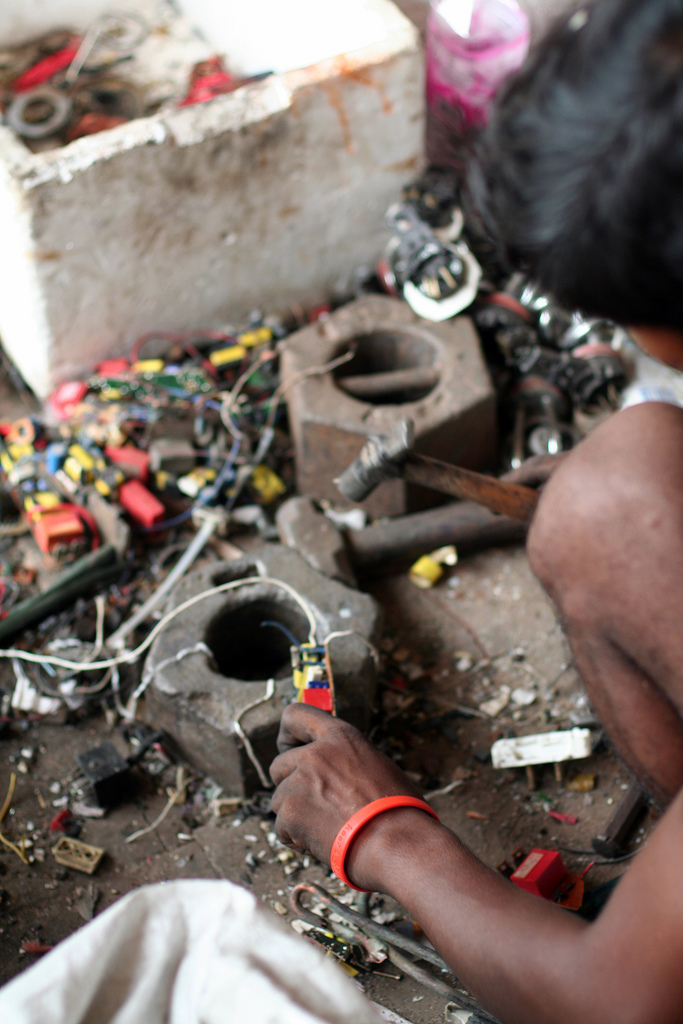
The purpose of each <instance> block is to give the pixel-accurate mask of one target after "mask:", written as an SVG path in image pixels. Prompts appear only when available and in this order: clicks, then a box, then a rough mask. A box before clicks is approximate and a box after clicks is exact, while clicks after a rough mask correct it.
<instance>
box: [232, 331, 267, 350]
mask: <svg viewBox="0 0 683 1024" xmlns="http://www.w3.org/2000/svg"><path fill="white" fill-rule="evenodd" d="M237 340H238V341H239V343H240V345H244V346H245V348H254V346H255V345H265V344H266V342H267V341H272V340H273V332H272V331H271V329H270V327H255V328H254V330H253V331H244V333H243V334H239V335H238V336H237Z"/></svg>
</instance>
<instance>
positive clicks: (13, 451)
mask: <svg viewBox="0 0 683 1024" xmlns="http://www.w3.org/2000/svg"><path fill="white" fill-rule="evenodd" d="M7 451H8V452H9V456H10V458H11V459H13V460H14V462H18V461H19V459H24V458H27V457H28V456H31V455H33V454H34V452H35V448H34V447H33V445H32V444H8V445H7Z"/></svg>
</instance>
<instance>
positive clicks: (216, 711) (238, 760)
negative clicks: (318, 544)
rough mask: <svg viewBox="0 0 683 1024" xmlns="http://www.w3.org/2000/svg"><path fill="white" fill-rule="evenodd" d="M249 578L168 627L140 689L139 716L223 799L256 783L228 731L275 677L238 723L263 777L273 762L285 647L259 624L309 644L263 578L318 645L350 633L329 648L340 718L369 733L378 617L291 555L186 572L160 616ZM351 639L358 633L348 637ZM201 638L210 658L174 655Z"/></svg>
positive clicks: (283, 694) (279, 552)
mask: <svg viewBox="0 0 683 1024" xmlns="http://www.w3.org/2000/svg"><path fill="white" fill-rule="evenodd" d="M249 576H256V577H258V576H261V577H265V578H267V579H264V581H263V582H256V583H254V584H253V585H251V584H250V585H247V586H244V587H240V588H238V589H235V590H230V591H227V592H225V593H223V594H220V595H216V596H214V597H211V598H207V599H206V600H204V601H201V602H199V603H198V604H196V605H194V606H193V607H192V608H189V609H188V610H187V611H186V612H184V613H183V614H182V615H179V616H178V618H177V619H175V620H173V621H172V622H171V623H170V625H169V626H168V627H167V629H165V630H164V631H163V632H162V633H161V634H160V635H159V637H157V639H156V640H155V641H154V644H153V645H152V647H151V649H150V653H149V656H148V658H147V662H146V665H145V671H146V672H147V671H151V672H153V674H154V678H153V681H152V683H151V684H150V686H149V688H148V690H147V701H146V715H147V718H148V721H149V722H150V723H151V724H153V725H154V726H155V727H158V728H162V729H165V730H166V731H167V732H168V733H169V734H170V735H171V736H172V737H173V738H174V739H175V740H176V742H177V743H178V744H179V746H180V748H181V749H182V750H183V752H184V754H185V756H186V757H187V759H188V761H189V762H190V763H191V764H194V765H196V766H197V767H198V768H199V769H201V771H203V772H206V773H207V774H208V775H210V776H211V777H212V778H214V779H215V780H216V782H218V783H219V784H220V785H222V786H223V787H224V789H225V791H226V792H227V793H228V794H231V795H232V794H234V795H242V794H245V793H251V792H253V791H254V790H256V789H261V788H263V787H262V784H261V782H260V781H259V778H258V775H257V773H256V771H255V769H254V767H253V765H252V764H251V762H250V760H249V759H248V757H247V755H246V753H245V751H244V749H243V747H242V744H241V740H239V738H238V737H237V735H236V733H235V728H234V721H235V717H236V716H237V715H238V714H239V712H240V710H241V709H242V708H244V707H245V706H246V705H247V704H249V703H250V702H251V701H253V700H257V699H258V698H259V697H261V696H263V694H264V692H265V688H266V682H267V680H268V679H269V678H271V677H274V678H275V681H276V689H275V696H274V697H273V698H272V699H271V700H270V701H268V702H267V703H264V704H261V705H259V706H258V707H256V708H254V709H253V710H251V711H249V712H247V714H245V716H244V718H243V719H242V720H241V725H242V728H243V729H244V732H245V733H246V735H247V737H248V738H249V740H250V742H251V744H252V746H253V748H254V751H255V753H256V755H257V757H258V758H259V760H260V762H261V764H262V765H263V767H264V770H265V771H266V772H267V771H268V766H269V765H270V762H271V761H272V759H273V757H274V756H275V754H276V745H275V741H276V739H277V732H278V728H279V722H280V717H281V714H282V709H283V707H284V706H285V704H286V703H289V702H290V701H291V700H292V699H293V697H294V687H293V683H292V670H291V664H290V654H289V647H290V642H289V640H288V639H287V638H286V636H285V635H284V634H283V633H281V632H279V631H278V630H276V629H275V628H274V627H262V626H261V623H262V622H264V621H273V620H274V621H276V622H279V623H280V624H281V625H283V626H285V627H286V628H287V629H288V630H289V631H290V632H292V633H293V634H294V635H295V637H296V638H297V640H299V641H304V640H306V639H307V637H308V625H307V621H306V618H305V616H304V614H303V612H302V611H301V609H300V607H299V605H298V604H297V602H296V601H295V600H294V598H293V597H291V596H290V595H289V594H288V593H286V592H285V591H283V590H282V589H281V588H279V587H277V586H276V585H275V584H273V583H272V582H268V580H273V579H275V580H281V581H283V582H284V583H287V584H289V585H290V586H291V587H293V588H294V589H295V590H296V591H297V592H298V593H300V594H301V595H302V597H303V598H304V599H305V601H306V602H308V604H309V605H310V608H311V610H312V612H313V615H314V617H315V620H316V623H317V632H316V639H317V640H318V641H319V642H322V641H323V640H324V639H325V637H326V636H327V635H328V634H329V633H331V632H333V631H336V630H353V631H354V635H350V636H346V637H340V638H339V639H335V640H333V641H331V644H330V655H331V661H332V669H333V676H334V683H335V693H336V697H337V710H338V713H339V715H340V717H342V718H344V719H345V720H346V721H349V722H352V723H353V724H354V725H356V726H358V727H359V728H361V729H365V728H367V727H368V725H369V719H370V713H371V709H372V704H373V699H374V693H375V665H374V661H373V658H372V654H371V652H370V650H369V648H368V646H367V644H366V643H365V642H364V641H363V640H362V639H361V638H362V637H364V638H366V640H368V641H369V642H370V643H373V644H374V643H376V642H377V640H378V633H379V628H380V620H379V611H378V608H377V605H376V604H375V602H374V600H373V599H372V598H371V597H369V596H368V595H366V594H361V593H359V592H358V591H355V590H351V589H350V588H348V587H346V586H343V585H342V584H341V583H337V582H335V581H334V580H329V579H327V578H325V577H324V576H321V575H320V574H319V573H317V572H315V571H314V570H313V569H312V568H311V567H310V566H309V565H307V564H306V562H304V561H303V559H301V558H300V557H299V555H297V554H296V552H294V551H289V550H288V549H286V548H283V547H281V546H280V545H276V544H269V545H268V544H267V545H264V546H263V547H262V548H260V549H259V550H258V551H255V552H252V554H250V555H249V556H245V557H244V558H240V559H237V560H235V561H232V562H219V563H214V564H212V565H208V566H206V567H205V568H202V569H197V570H195V571H194V572H191V573H188V575H187V576H186V577H185V579H184V580H183V581H182V582H181V583H180V584H179V586H178V587H177V588H176V590H175V591H174V592H173V594H172V595H171V597H170V599H169V604H168V609H167V610H170V609H171V608H175V607H177V606H178V605H179V604H181V603H182V602H183V601H185V600H186V599H187V598H190V597H193V596H194V595H195V594H199V593H201V592H202V591H204V590H207V589H209V588H211V587H214V586H218V585H220V584H222V583H227V582H229V581H230V580H237V579H242V578H244V577H249ZM355 634H359V635H355ZM199 640H202V641H204V643H206V644H207V646H208V647H209V648H210V650H211V651H212V658H211V659H210V658H208V657H207V656H206V655H205V654H194V655H192V656H191V657H188V658H186V659H183V660H179V661H178V660H175V657H176V655H177V654H178V653H179V652H180V651H183V650H185V649H187V648H190V647H193V646H194V645H196V643H197V642H198V641H199Z"/></svg>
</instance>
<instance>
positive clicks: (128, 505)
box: [119, 480, 166, 527]
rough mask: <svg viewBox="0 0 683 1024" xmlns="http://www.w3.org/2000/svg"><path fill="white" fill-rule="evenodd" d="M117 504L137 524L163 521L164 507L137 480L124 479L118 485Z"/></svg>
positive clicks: (142, 524) (151, 524) (153, 524)
mask: <svg viewBox="0 0 683 1024" xmlns="http://www.w3.org/2000/svg"><path fill="white" fill-rule="evenodd" d="M119 504H120V505H121V507H122V508H123V509H124V510H125V511H126V512H127V513H128V515H129V516H130V518H131V519H132V520H133V521H134V522H136V523H137V524H138V526H145V527H150V526H156V525H157V523H163V521H164V519H165V517H166V509H165V508H164V506H163V505H162V503H161V502H160V501H159V499H158V498H155V497H154V495H153V494H150V492H149V491H148V490H147V488H146V487H145V486H144V485H143V484H141V483H140V481H139V480H126V482H125V483H123V484H121V486H120V487H119Z"/></svg>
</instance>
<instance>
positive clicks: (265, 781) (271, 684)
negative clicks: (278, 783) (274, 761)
mask: <svg viewBox="0 0 683 1024" xmlns="http://www.w3.org/2000/svg"><path fill="white" fill-rule="evenodd" d="M274 693H275V680H274V679H269V680H268V685H267V687H266V692H265V693H264V695H263V697H259V698H258V699H257V700H252V702H251V703H250V704H246V705H245V706H244V707H243V708H242V710H241V711H240V712H239V714H237V715H236V716H235V719H234V721H233V723H232V727H233V729H234V730H235V732H236V733H237V735H238V736H239V738H240V739H241V740H242V743H243V744H244V749H245V750H246V752H247V755H248V757H249V760H250V761H251V763H252V764H253V766H254V768H255V769H256V771H257V772H258V777H259V779H260V780H261V785H262V786H263V788H264V789H272V786H273V783H272V782H271V781H270V779H269V778H268V776H267V775H266V773H265V772H264V770H263V767H262V765H261V762H260V761H259V759H258V757H257V756H256V754H255V753H254V748H253V747H252V745H251V743H250V741H249V737H248V736H247V734H246V733H245V731H244V729H243V728H242V726H241V725H240V718H241V717H242V715H244V714H246V712H247V711H251V709H252V708H256V707H258V706H259V704H265V703H266V701H267V700H270V698H271V697H272V696H273V694H274Z"/></svg>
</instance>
